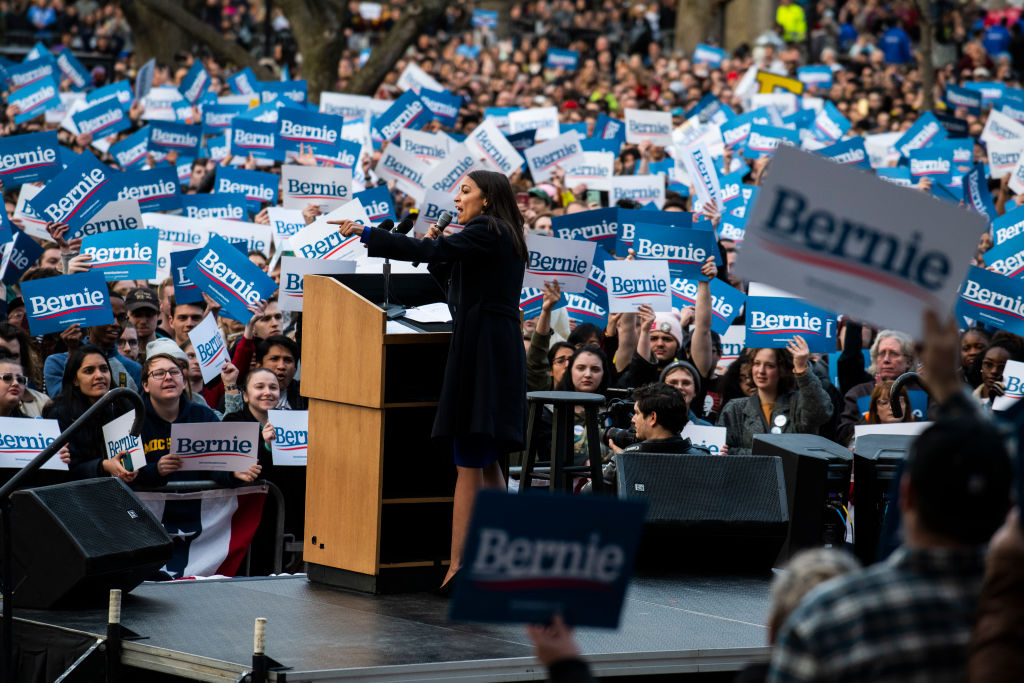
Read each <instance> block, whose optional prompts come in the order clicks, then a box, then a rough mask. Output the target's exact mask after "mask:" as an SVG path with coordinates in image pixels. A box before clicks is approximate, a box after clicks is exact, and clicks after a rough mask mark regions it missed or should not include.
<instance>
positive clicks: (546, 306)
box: [540, 280, 562, 313]
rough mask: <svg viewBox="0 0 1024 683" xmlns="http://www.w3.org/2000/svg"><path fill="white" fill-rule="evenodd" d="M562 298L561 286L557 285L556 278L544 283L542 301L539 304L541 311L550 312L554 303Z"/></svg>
mask: <svg viewBox="0 0 1024 683" xmlns="http://www.w3.org/2000/svg"><path fill="white" fill-rule="evenodd" d="M561 300H562V288H561V287H559V286H558V280H554V281H552V282H550V283H549V282H545V283H544V302H543V303H542V304H541V305H540V310H541V311H547V312H549V313H550V312H551V311H552V310H554V308H555V305H556V304H557V303H558V302H559V301H561Z"/></svg>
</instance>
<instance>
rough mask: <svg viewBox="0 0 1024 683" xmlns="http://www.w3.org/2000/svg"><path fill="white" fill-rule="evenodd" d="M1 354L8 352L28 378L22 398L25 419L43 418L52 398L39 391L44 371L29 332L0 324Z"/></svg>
mask: <svg viewBox="0 0 1024 683" xmlns="http://www.w3.org/2000/svg"><path fill="white" fill-rule="evenodd" d="M0 352H6V353H7V354H8V355H10V356H12V357H13V358H14V359H15V360H17V361H18V364H19V365H20V366H21V368H22V374H24V375H25V376H26V377H28V385H27V386H26V387H25V391H24V393H23V395H22V397H21V407H20V410H21V412H22V413H23V414H24V415H25V417H42V415H43V408H45V407H46V405H47V404H48V403H49V402H50V397H49V396H47V395H46V394H44V393H43V392H41V391H38V390H37V389H38V388H39V387H41V386H43V369H42V367H40V364H39V359H38V357H37V356H36V353H35V351H34V350H33V348H32V339H31V338H30V337H29V336H28V332H26V331H25V330H24V329H23V328H21V327H19V326H17V325H12V324H10V323H3V322H0Z"/></svg>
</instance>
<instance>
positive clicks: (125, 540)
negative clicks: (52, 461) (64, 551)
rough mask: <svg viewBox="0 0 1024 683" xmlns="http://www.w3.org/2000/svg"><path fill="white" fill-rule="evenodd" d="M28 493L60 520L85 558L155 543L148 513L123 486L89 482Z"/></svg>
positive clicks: (73, 483)
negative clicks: (80, 548)
mask: <svg viewBox="0 0 1024 683" xmlns="http://www.w3.org/2000/svg"><path fill="white" fill-rule="evenodd" d="M30 493H31V494H34V495H35V496H36V497H37V498H39V500H40V502H41V503H42V504H43V505H44V506H45V507H46V508H48V509H50V510H51V511H52V514H53V515H54V516H55V517H56V518H57V519H58V520H60V523H61V524H63V525H64V527H65V528H66V529H67V530H68V534H69V535H70V536H71V537H72V538H74V539H75V540H76V541H77V542H78V544H79V545H80V546H81V547H82V550H83V552H84V554H85V556H86V557H87V558H88V557H97V556H103V555H114V554H117V553H122V552H124V551H125V550H126V549H133V548H140V547H146V546H149V545H152V544H153V542H154V540H155V539H154V528H153V525H152V524H151V523H150V522H151V520H152V516H151V513H150V512H149V510H148V509H147V508H146V506H145V505H143V503H142V502H141V501H140V500H139V499H138V498H136V497H135V495H134V494H133V493H132V492H131V491H130V490H129V489H128V488H127V487H125V486H111V485H109V483H108V482H107V481H105V480H103V479H92V480H87V481H83V482H72V483H69V484H59V485H57V486H47V487H43V488H38V489H32V490H30ZM157 538H159V537H157Z"/></svg>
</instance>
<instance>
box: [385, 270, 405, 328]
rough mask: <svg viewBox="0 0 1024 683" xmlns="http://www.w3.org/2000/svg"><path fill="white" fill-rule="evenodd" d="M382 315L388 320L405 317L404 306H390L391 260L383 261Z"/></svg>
mask: <svg viewBox="0 0 1024 683" xmlns="http://www.w3.org/2000/svg"><path fill="white" fill-rule="evenodd" d="M384 315H385V316H387V319H388V320H394V319H396V318H401V317H402V316H403V315H405V306H400V305H398V304H395V305H391V259H389V258H386V257H385V259H384Z"/></svg>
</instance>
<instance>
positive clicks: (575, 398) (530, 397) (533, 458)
mask: <svg viewBox="0 0 1024 683" xmlns="http://www.w3.org/2000/svg"><path fill="white" fill-rule="evenodd" d="M526 401H527V402H528V403H529V404H530V418H529V419H530V421H529V423H528V425H527V430H526V462H525V463H524V464H523V470H522V474H521V475H520V478H519V490H520V491H529V490H530V485H531V484H532V481H533V478H534V477H537V478H538V479H547V480H548V481H549V482H550V483H549V488H550V489H551V490H552V491H555V490H557V489H558V488H561V489H563V490H565V491H572V480H573V478H574V477H578V476H584V477H589V478H590V481H591V485H592V487H593V490H594V491H595V492H603V491H604V490H605V486H604V477H603V476H602V472H601V433H600V430H599V429H598V424H597V409H598V408H599V407H601V406H602V405H604V396H601V395H600V394H588V393H583V392H576V391H531V392H529V393H528V394H526ZM545 404H551V405H552V406H554V416H553V418H552V420H551V460H547V461H538V460H537V455H538V453H539V452H540V442H539V440H538V438H537V436H538V435H539V434H540V430H541V416H542V413H543V410H544V405H545ZM580 405H581V406H583V408H584V410H585V411H586V430H587V450H588V452H589V458H590V464H589V465H576V464H575V463H574V461H573V456H574V451H573V447H572V446H573V425H574V420H573V413H574V412H575V409H576V406H580Z"/></svg>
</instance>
